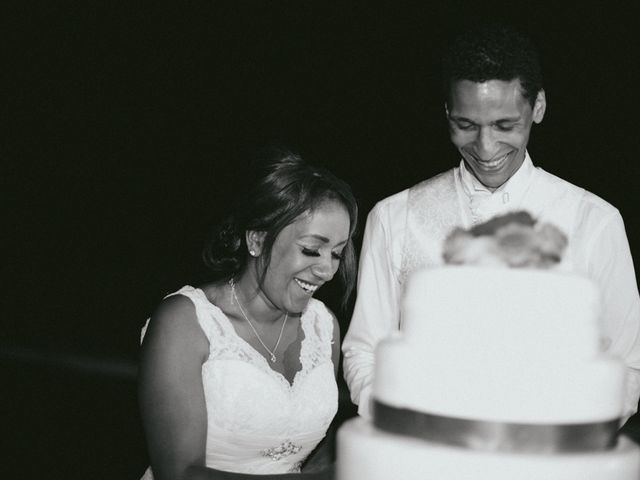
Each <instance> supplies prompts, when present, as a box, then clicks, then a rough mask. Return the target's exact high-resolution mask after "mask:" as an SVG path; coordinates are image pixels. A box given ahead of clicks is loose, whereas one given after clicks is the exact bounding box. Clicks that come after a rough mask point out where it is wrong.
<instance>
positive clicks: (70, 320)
mask: <svg viewBox="0 0 640 480" xmlns="http://www.w3.org/2000/svg"><path fill="white" fill-rule="evenodd" d="M131 3H132V4H133V3H135V6H134V5H132V4H129V3H117V2H97V1H85V2H62V1H57V2H47V1H41V2H18V1H11V2H3V3H2V6H1V7H0V22H1V23H0V27H1V30H0V32H2V33H1V36H2V41H1V42H0V55H1V56H0V59H1V64H0V87H1V88H2V90H1V92H2V95H1V96H0V102H1V103H0V105H1V106H2V112H1V113H2V115H0V118H1V119H0V122H1V123H0V139H1V141H0V160H1V161H2V177H3V185H4V186H3V187H2V197H3V199H2V204H3V207H4V208H3V210H6V211H5V213H4V214H3V219H4V221H3V237H5V242H6V243H5V242H3V243H5V247H4V248H3V259H2V262H1V264H2V267H1V268H2V274H3V275H2V276H3V285H4V286H3V287H2V291H3V302H2V305H3V306H2V312H3V314H2V318H1V322H2V323H1V325H0V332H1V333H0V375H1V377H0V381H1V382H2V392H3V393H2V402H1V403H0V408H1V409H2V410H1V411H0V413H1V418H2V419H3V423H4V426H3V428H2V431H3V435H2V436H1V438H2V443H5V446H0V457H2V456H6V458H5V459H4V460H3V461H1V462H0V469H6V470H7V471H11V472H12V474H13V475H14V476H15V478H39V479H40V478H66V479H69V478H94V479H100V478H105V479H107V478H134V479H135V478H138V477H139V475H141V473H142V471H143V470H144V468H145V467H146V464H147V459H146V453H145V451H144V443H143V439H142V432H141V430H140V424H139V418H138V414H137V407H136V399H135V371H136V362H137V354H138V341H139V329H140V327H141V326H142V324H143V322H144V320H145V319H146V318H147V316H148V315H149V314H150V313H151V312H152V310H153V308H154V307H155V305H156V304H157V303H158V302H159V300H160V299H161V298H162V297H163V296H164V295H165V294H167V293H169V292H171V291H173V290H175V289H177V288H179V287H180V286H182V285H184V284H187V283H197V282H198V281H199V280H200V279H201V278H202V276H201V275H202V269H201V267H200V261H199V258H200V257H199V255H200V248H201V246H202V244H203V241H204V238H205V235H206V233H207V229H208V227H209V226H210V224H211V223H212V222H215V221H216V220H218V219H220V217H221V215H223V214H224V212H225V208H226V205H227V204H228V203H229V201H230V199H231V198H233V195H234V192H236V191H237V190H239V189H242V188H243V172H242V167H243V165H246V160H247V158H249V157H250V156H251V152H252V151H253V150H254V149H255V148H257V147H260V146H262V145H265V144H272V143H280V144H285V145H289V146H291V147H293V148H296V149H298V150H300V151H301V152H302V153H303V154H306V153H309V154H312V155H313V158H315V159H316V162H317V163H321V164H323V165H324V166H326V167H328V168H330V169H331V170H333V171H334V172H335V173H337V174H338V175H339V176H341V177H343V178H344V179H345V180H347V181H348V182H349V183H351V185H352V187H353V189H354V192H355V194H356V196H357V198H358V200H359V203H360V208H361V220H362V226H364V220H365V218H366V214H367V212H368V211H369V209H370V208H371V207H372V206H373V204H374V203H375V202H376V201H377V200H379V199H382V198H383V197H385V196H387V195H389V194H392V193H395V192H397V191H399V190H402V189H404V188H406V187H408V186H410V185H411V184H413V183H416V182H417V181H418V180H421V179H423V178H426V177H429V176H431V175H434V174H436V173H439V172H441V171H443V170H445V169H448V168H450V167H451V166H453V165H455V164H456V163H457V161H458V157H457V154H456V152H455V151H454V149H453V147H451V146H450V144H449V140H448V136H447V133H446V125H445V122H444V109H443V101H442V97H441V95H440V87H439V65H438V60H439V56H440V53H441V51H442V48H443V46H444V45H445V44H446V41H447V39H448V38H449V37H450V35H452V34H453V33H455V32H457V31H459V30H460V29H462V28H465V26H467V25H469V24H472V23H474V22H475V21H477V20H479V19H482V20H484V19H489V18H491V19H495V20H508V21H510V22H512V23H513V24H515V25H516V26H519V27H520V28H521V29H523V30H524V31H526V32H528V33H529V34H530V35H531V36H532V37H533V38H534V39H535V41H536V43H537V44H538V46H539V48H540V51H541V56H542V59H543V65H544V68H545V74H546V75H545V83H546V91H547V99H548V108H547V114H546V117H545V119H544V122H543V123H542V124H541V125H539V126H536V127H534V131H533V134H532V140H531V143H530V148H529V151H530V153H531V155H532V157H533V159H534V162H535V163H536V164H537V165H539V166H542V167H543V168H544V169H546V170H548V171H551V172H552V173H555V174H556V175H558V176H560V177H562V178H565V179H567V180H569V181H570V182H572V183H575V184H577V185H580V186H582V187H585V188H587V189H588V190H590V191H592V192H594V193H596V194H598V195H600V196H602V197H604V198H605V199H607V200H608V201H609V202H611V203H613V204H614V205H616V206H617V207H618V208H619V209H620V210H621V212H622V215H623V217H624V218H625V222H626V228H627V234H628V237H629V241H630V244H631V250H632V253H633V254H634V258H636V265H637V259H638V258H640V219H639V218H638V217H637V215H636V213H637V212H638V210H637V208H636V206H635V204H636V201H637V199H636V185H637V184H638V183H639V182H640V167H639V165H638V158H637V151H638V116H637V114H636V110H637V107H638V102H637V100H638V98H637V97H638V96H637V92H638V82H639V80H640V75H639V71H638V55H637V50H636V47H635V45H636V43H637V40H638V39H637V38H636V36H637V35H636V34H635V30H636V16H635V11H634V10H633V8H632V7H631V5H632V4H633V2H628V3H622V2H619V3H614V2H611V4H609V3H607V2H581V3H576V4H575V5H570V4H567V3H563V2H559V1H556V2H543V3H541V2H523V3H519V2H475V1H474V2H472V1H466V2H464V1H447V2H438V3H434V4H433V5H430V6H427V5H423V6H420V7H409V6H406V5H404V6H400V5H396V4H395V3H393V2H389V3H388V4H386V5H383V6H380V5H379V4H376V3H374V2H328V1H303V0H297V1H278V2H270V1H252V2H247V1H225V2H221V1H206V2H205V1H203V2H184V3H183V2H175V3H168V2H167V3H161V2H131ZM424 3H425V4H426V3H427V2H424ZM320 297H321V298H323V299H324V300H326V301H327V303H329V305H330V306H332V307H333V308H334V309H335V310H336V311H338V306H337V305H338V304H337V300H336V290H335V289H333V290H332V289H331V288H327V289H326V290H325V292H324V293H322V294H321V295H320ZM340 317H341V323H342V325H343V333H344V330H346V327H347V325H348V318H349V312H343V313H341V314H340ZM344 408H345V409H346V410H344V411H345V412H347V413H346V414H345V415H348V414H350V412H351V410H350V409H349V406H348V405H346V406H344ZM633 425H634V423H633V422H632V424H631V427H629V432H630V433H634V432H635V430H634V429H633V428H632V427H633ZM15 472H17V473H15ZM0 474H1V472H0ZM2 476H3V477H4V475H2ZM5 478H9V477H5Z"/></svg>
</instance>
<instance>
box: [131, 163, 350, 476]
mask: <svg viewBox="0 0 640 480" xmlns="http://www.w3.org/2000/svg"><path fill="white" fill-rule="evenodd" d="M356 220H357V206H356V202H355V200H354V197H353V195H352V193H351V190H350V189H349V187H348V186H347V184H346V183H344V182H343V181H341V180H339V179H337V178H336V177H335V176H333V175H332V174H330V173H329V172H327V171H325V170H322V169H319V168H314V167H312V166H310V165H308V164H306V163H304V162H303V161H302V159H301V158H300V157H299V156H297V155H294V154H291V153H288V152H281V153H280V154H279V158H277V159H276V160H275V161H274V162H272V163H271V164H270V165H269V166H268V167H267V168H266V172H265V175H264V176H263V177H262V178H261V179H260V180H259V182H258V183H257V185H256V186H255V188H253V189H252V190H250V191H248V192H247V193H246V195H244V196H243V198H241V199H240V201H239V202H238V203H237V208H236V209H235V211H234V212H233V213H232V215H231V216H230V217H229V219H228V220H227V221H226V222H225V223H224V224H223V225H221V226H220V227H219V228H218V229H217V234H216V235H214V237H213V239H212V241H211V242H210V243H209V245H208V246H207V248H205V251H204V255H203V257H204V259H205V262H206V263H207V265H208V266H210V267H211V268H212V271H213V278H214V280H213V281H212V282H211V283H208V284H205V285H201V286H199V287H197V288H196V287H192V286H185V287H183V288H181V289H180V290H178V291H177V292H175V293H173V294H171V295H169V296H168V297H166V298H165V299H164V300H163V301H162V302H161V303H160V305H159V307H158V308H157V310H156V311H155V313H154V314H153V315H152V316H151V318H150V319H149V320H148V321H147V324H146V325H145V327H144V329H143V342H142V353H141V364H140V375H139V401H140V408H141V413H142V421H143V426H144V430H145V436H146V441H147V447H148V452H149V457H150V463H151V465H150V467H149V468H148V469H147V471H146V473H145V475H144V477H143V479H144V480H147V479H154V478H155V479H156V480H164V479H171V480H174V479H227V478H234V479H237V478H250V477H252V476H253V475H261V476H262V477H261V478H280V477H281V476H282V475H281V474H285V473H290V474H289V475H287V478H293V479H295V478H298V477H300V476H304V478H307V479H312V478H330V477H331V471H332V470H331V468H330V467H329V466H327V467H329V468H325V469H318V468H310V469H309V470H310V473H304V472H305V467H306V466H307V465H305V459H307V457H308V456H309V454H310V453H311V452H312V450H313V449H314V448H315V447H316V445H318V443H319V442H320V441H321V440H322V438H323V437H324V436H325V433H326V431H327V428H328V427H329V424H330V423H331V421H332V419H333V417H334V415H335V413H336V410H337V405H338V391H337V385H336V379H335V375H336V370H337V365H338V358H339V357H338V356H339V350H340V347H339V338H340V335H339V330H338V323H337V321H336V318H335V316H334V315H333V314H332V313H331V311H329V310H328V309H327V307H326V306H325V305H324V304H323V303H322V302H320V301H319V300H316V299H314V298H313V295H314V293H315V292H316V291H317V290H318V288H320V287H321V286H322V285H323V284H324V283H326V282H328V281H330V280H331V279H332V278H333V277H334V275H335V274H338V276H339V277H340V278H341V280H342V281H343V282H344V284H345V299H346V298H347V297H348V296H349V295H350V294H351V292H352V290H353V284H354V277H355V265H356V260H355V253H354V249H353V244H352V235H353V232H354V230H355V226H356ZM231 472H235V473H231ZM311 472H315V473H311Z"/></svg>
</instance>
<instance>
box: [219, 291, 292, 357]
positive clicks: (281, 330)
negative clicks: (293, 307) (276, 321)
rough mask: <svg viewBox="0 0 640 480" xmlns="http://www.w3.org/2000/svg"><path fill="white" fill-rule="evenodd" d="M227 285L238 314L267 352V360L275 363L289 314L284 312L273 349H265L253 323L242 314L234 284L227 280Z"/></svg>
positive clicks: (242, 309)
mask: <svg viewBox="0 0 640 480" xmlns="http://www.w3.org/2000/svg"><path fill="white" fill-rule="evenodd" d="M229 285H231V295H233V299H234V300H235V301H236V303H237V304H238V308H239V309H240V313H242V316H243V317H244V319H245V320H246V321H247V323H248V324H249V326H250V327H251V330H253V333H255V335H256V338H257V339H258V341H259V342H260V345H262V346H263V347H264V349H265V350H266V351H267V352H269V355H270V357H269V358H270V359H271V361H272V362H273V363H275V362H276V350H278V345H280V340H282V332H284V326H285V325H286V324H287V318H288V317H289V312H286V313H285V314H284V322H282V328H281V329H280V335H278V341H277V342H276V345H275V347H273V350H270V349H269V347H267V346H266V345H265V344H264V342H263V341H262V339H261V338H260V335H259V334H258V331H257V330H256V327H254V326H253V323H251V320H249V317H248V316H247V314H246V313H245V312H244V308H242V305H241V304H240V300H238V296H237V295H236V285H235V282H234V281H233V279H231V280H229Z"/></svg>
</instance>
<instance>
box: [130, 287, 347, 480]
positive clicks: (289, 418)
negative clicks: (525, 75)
mask: <svg viewBox="0 0 640 480" xmlns="http://www.w3.org/2000/svg"><path fill="white" fill-rule="evenodd" d="M172 295H184V296H185V297H187V298H189V299H190V300H191V301H192V302H193V304H194V306H195V310H196V316H197V319H198V322H199V324H200V327H201V328H202V330H203V332H204V334H205V336H206V337H207V339H208V341H209V358H208V359H207V360H206V361H205V362H204V364H203V365H202V382H203V386H204V393H205V399H206V406H207V444H206V465H207V466H208V467H211V468H215V469H218V470H226V471H232V472H241V473H253V474H268V473H286V472H296V471H299V470H300V465H301V464H302V462H303V461H304V459H305V458H306V457H307V456H308V455H309V453H310V452H311V451H312V450H313V449H314V448H315V446H316V445H317V444H318V443H319V442H320V440H322V438H323V437H324V436H325V433H326V431H327V429H328V427H329V424H330V423H331V421H332V420H333V417H334V415H335V414H336V411H337V409H338V388H337V384H336V380H335V376H334V368H333V362H332V358H331V351H332V347H331V344H332V338H333V317H332V315H331V313H330V312H329V311H328V310H327V308H326V307H325V306H324V304H323V303H322V302H320V301H318V300H315V299H311V300H310V301H309V304H308V306H307V308H306V310H305V311H304V312H303V313H302V316H301V318H300V322H301V327H302V331H303V333H304V339H303V340H302V345H301V349H300V364H301V365H302V368H301V369H300V370H299V371H298V372H297V373H296V375H295V377H294V379H293V382H292V383H291V384H290V383H289V381H288V380H287V379H286V378H285V377H284V376H283V375H282V374H280V373H279V372H276V371H275V370H273V369H272V368H271V367H269V365H268V363H267V360H266V359H265V358H264V357H263V356H262V355H261V354H260V353H258V352H257V351H256V350H255V349H254V348H253V347H252V346H251V345H249V343H247V342H246V341H245V340H243V339H242V338H241V337H240V336H238V334H237V333H236V332H235V330H234V328H233V325H232V324H231V322H230V320H229V319H228V318H227V316H226V315H225V314H224V313H223V312H222V310H220V309H219V308H218V307H217V306H215V305H213V304H212V303H211V302H209V300H208V299H207V297H206V295H205V294H204V292H203V291H202V290H200V289H198V288H194V287H191V286H185V287H183V288H181V289H180V290H178V291H177V292H175V293H174V294H172ZM145 330H146V325H145V327H144V328H143V332H142V335H143V336H144V332H145ZM152 478H153V476H152V474H151V470H150V469H148V470H147V472H146V473H145V476H144V477H143V480H150V479H152Z"/></svg>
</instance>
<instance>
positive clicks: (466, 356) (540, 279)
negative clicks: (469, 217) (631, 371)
mask: <svg viewBox="0 0 640 480" xmlns="http://www.w3.org/2000/svg"><path fill="white" fill-rule="evenodd" d="M518 215H519V216H518ZM565 246H566V239H565V237H564V235H563V234H562V233H561V232H559V231H558V230H557V229H555V227H552V226H549V225H539V224H537V222H535V221H533V219H531V217H529V216H528V215H526V214H524V215H522V214H516V215H515V216H514V214H511V215H508V216H505V217H500V218H498V219H494V220H492V221H491V222H488V223H487V224H484V225H481V226H478V227H475V228H474V229H472V230H470V231H464V230H457V231H455V232H453V233H452V234H451V235H450V237H449V238H448V239H447V242H446V244H445V246H444V249H443V255H444V258H445V261H446V262H447V263H448V265H445V266H443V267H441V268H436V269H429V270H422V271H418V272H416V273H414V274H413V275H411V276H410V277H409V279H408V282H407V288H406V290H405V293H404V297H403V304H402V312H401V330H400V332H399V333H398V334H397V335H394V336H392V337H390V338H388V339H385V340H384V341H382V342H381V343H380V344H379V345H378V348H377V350H376V369H375V377H374V385H373V400H372V403H373V404H372V411H373V419H372V421H368V420H365V419H363V418H356V419H352V420H349V421H348V422H346V423H345V424H344V425H343V426H342V427H341V428H340V430H339V432H338V459H337V472H338V479H339V480H354V479H367V480H378V479H389V478H401V479H404V480H413V479H437V480H462V479H474V480H485V479H486V480H489V479H490V480H507V479H509V480H513V479H526V480H529V479H531V480H533V479H535V480H540V479H545V480H560V479H562V480H578V479H579V480H584V479H592V480H605V479H606V480H612V479H619V480H631V479H634V480H636V479H638V478H640V449H639V448H638V447H637V446H636V445H635V444H634V443H633V442H632V441H631V440H629V439H627V438H626V437H624V436H619V435H618V434H617V428H618V425H619V421H620V417H621V415H622V405H623V395H624V381H625V369H624V366H623V365H622V363H621V362H620V361H618V360H617V359H615V358H612V357H609V356H607V355H606V354H605V353H603V351H602V349H601V346H600V334H599V328H598V315H599V305H600V303H599V302H600V299H599V291H598V290H597V288H596V286H595V285H594V284H593V283H592V282H591V281H589V280H587V279H585V278H582V277H579V276H576V275H573V274H570V273H566V272H563V271H562V269H561V268H556V267H559V265H560V264H561V256H562V252H563V250H564V248H565ZM508 267H524V268H508Z"/></svg>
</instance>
